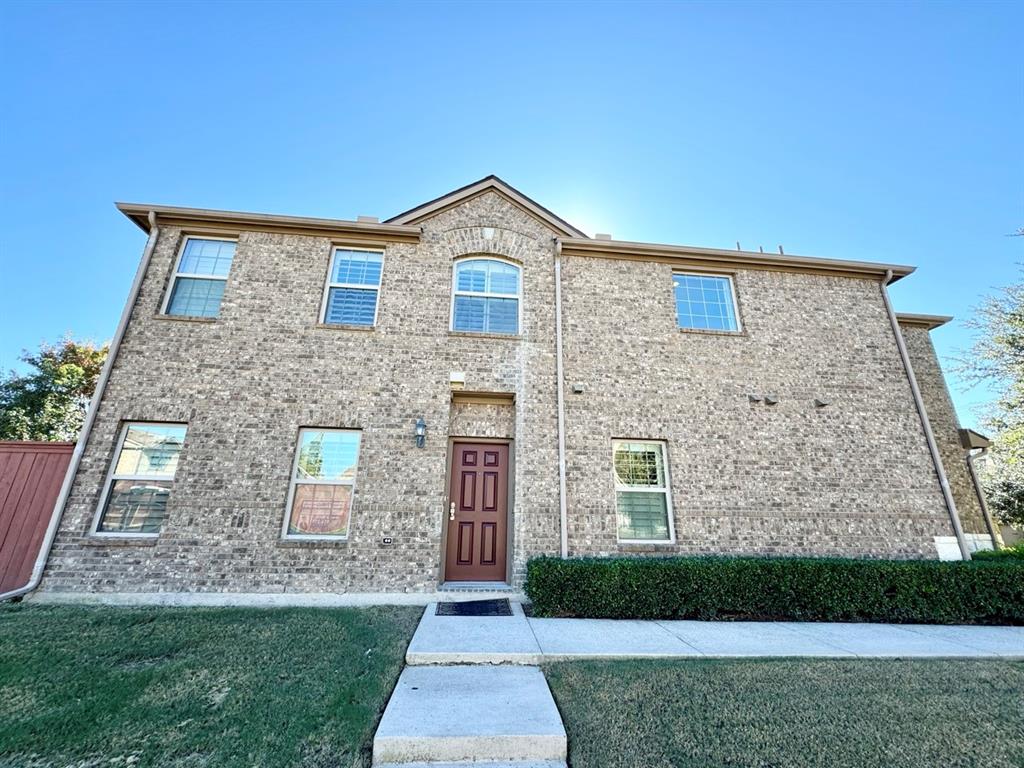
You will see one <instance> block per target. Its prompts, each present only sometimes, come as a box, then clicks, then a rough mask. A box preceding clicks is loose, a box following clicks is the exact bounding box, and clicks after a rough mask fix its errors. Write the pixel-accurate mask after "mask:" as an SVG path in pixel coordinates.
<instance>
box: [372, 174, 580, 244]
mask: <svg viewBox="0 0 1024 768" xmlns="http://www.w3.org/2000/svg"><path fill="white" fill-rule="evenodd" d="M488 191H494V192H498V193H499V194H501V195H502V196H503V197H505V198H507V199H508V200H510V201H511V202H512V203H513V204H515V205H516V206H518V207H519V208H522V209H523V210H524V211H526V212H527V213H529V214H530V215H532V216H534V217H535V218H537V219H540V220H541V221H543V222H544V223H545V224H547V225H548V226H549V227H551V228H552V229H554V230H555V231H556V232H558V233H559V234H561V235H562V236H564V237H584V238H585V237H587V235H586V234H585V233H584V232H583V231H581V230H579V229H577V228H576V227H574V226H573V225H572V224H570V223H569V222H567V221H566V220H565V219H563V218H561V217H560V216H557V215H556V214H554V213H553V212H551V211H550V210H548V209H547V208H545V207H544V206H543V205H541V204H540V203H538V202H537V201H535V200H532V199H531V198H529V197H527V196H526V195H524V194H523V193H522V192H520V191H519V190H518V189H516V188H515V187H513V186H512V185H511V184H509V183H508V182H507V181H505V180H503V179H501V178H500V177H498V176H495V175H494V174H493V173H492V174H490V175H488V176H484V177H483V178H482V179H479V180H478V181H474V182H473V183H471V184H467V185H466V186H464V187H459V188H458V189H455V190H452V191H451V192H449V193H447V194H445V195H441V196H440V197H437V198H434V199H433V200H429V201H428V202H426V203H422V204H421V205H417V206H416V207H415V208H410V209H409V210H408V211H405V212H404V213H400V214H398V215H397V216H392V217H391V218H390V219H388V220H387V221H385V222H384V223H385V224H416V223H418V222H420V221H422V220H423V219H425V218H427V217H429V216H432V215H434V214H436V213H440V212H441V211H444V210H447V209H448V208H452V207H454V206H456V205H458V204H459V203H462V202H465V201H466V200H469V199H471V198H474V197H478V196H479V195H482V194H484V193H485V192H488Z"/></svg>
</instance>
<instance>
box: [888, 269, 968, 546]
mask: <svg viewBox="0 0 1024 768" xmlns="http://www.w3.org/2000/svg"><path fill="white" fill-rule="evenodd" d="M891 282H892V270H891V269H888V270H886V272H885V278H884V279H883V280H882V301H883V302H885V311H886V312H887V313H888V315H889V323H890V325H892V332H893V335H894V336H895V337H896V347H897V348H898V349H899V351H900V358H901V359H902V360H903V369H904V370H905V371H906V373H907V380H908V381H909V382H910V391H911V392H912V393H913V395H914V405H915V406H917V415H918V416H919V417H920V418H921V426H922V427H923V428H924V437H925V441H926V442H927V443H928V451H929V452H930V453H931V455H932V463H933V464H934V465H935V472H936V474H937V475H938V476H939V486H940V487H941V488H942V497H943V499H945V501H946V509H948V510H949V519H950V522H952V523H953V533H954V534H955V535H956V543H957V545H958V546H959V547H960V556H961V558H963V559H964V560H970V559H971V550H970V549H969V548H968V546H967V539H966V538H964V529H963V526H961V525H960V515H958V514H957V511H956V502H955V501H953V492H952V491H951V490H950V487H949V478H947V477H946V471H945V470H944V469H943V468H942V457H941V456H940V455H939V447H938V445H937V444H936V443H935V434H934V433H933V432H932V425H931V422H930V421H929V420H928V411H927V410H926V409H925V407H924V398H922V397H921V390H920V388H919V387H918V386H917V377H916V376H914V367H913V366H912V365H911V364H910V353H909V352H907V344H906V342H905V341H904V340H903V331H901V330H900V324H899V321H898V320H897V319H896V313H895V312H893V309H892V304H891V303H890V302H889V291H888V285H889V283H891Z"/></svg>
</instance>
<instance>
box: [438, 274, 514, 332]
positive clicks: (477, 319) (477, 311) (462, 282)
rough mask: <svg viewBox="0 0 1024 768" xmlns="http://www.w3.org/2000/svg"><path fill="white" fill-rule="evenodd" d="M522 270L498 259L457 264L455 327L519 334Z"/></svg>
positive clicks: (453, 312) (454, 303)
mask: <svg viewBox="0 0 1024 768" xmlns="http://www.w3.org/2000/svg"><path fill="white" fill-rule="evenodd" d="M520 284H521V281H520V269H519V267H517V266H516V265H514V264H509V263H508V262H507V261H498V260H497V259H475V258H474V259H463V260H462V261H458V262H456V263H455V278H454V282H453V286H452V330H453V331H475V332H478V333H507V334H510V335H513V336H514V335H516V334H518V333H519V300H520V298H521V295H520Z"/></svg>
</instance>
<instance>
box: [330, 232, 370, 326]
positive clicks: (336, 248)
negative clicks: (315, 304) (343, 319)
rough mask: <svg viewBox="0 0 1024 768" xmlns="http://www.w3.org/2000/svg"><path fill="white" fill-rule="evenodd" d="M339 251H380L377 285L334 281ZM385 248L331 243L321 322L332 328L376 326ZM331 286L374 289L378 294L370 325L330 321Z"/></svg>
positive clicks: (360, 289) (362, 289)
mask: <svg viewBox="0 0 1024 768" xmlns="http://www.w3.org/2000/svg"><path fill="white" fill-rule="evenodd" d="M338 251H354V252H356V253H379V254H380V280H379V281H378V282H377V287H376V288H372V287H371V286H368V285H359V284H356V283H332V282H331V278H332V277H333V276H334V263H335V261H336V260H337V258H338ZM384 253H385V249H384V248H362V247H360V246H357V245H337V244H332V245H331V257H330V258H329V259H328V260H327V280H326V282H325V283H324V293H323V297H322V299H321V301H320V324H321V325H326V326H328V327H330V328H376V327H377V317H378V315H379V314H380V292H381V287H382V286H383V285H384ZM331 288H354V289H355V290H359V291H369V290H373V291H375V292H376V294H377V296H376V298H375V299H374V301H373V322H372V323H371V324H370V325H362V324H361V323H329V322H327V300H328V299H329V298H330V296H331Z"/></svg>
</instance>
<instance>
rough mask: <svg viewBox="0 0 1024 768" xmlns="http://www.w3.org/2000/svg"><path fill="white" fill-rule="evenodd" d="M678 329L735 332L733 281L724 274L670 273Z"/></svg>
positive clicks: (737, 326)
mask: <svg viewBox="0 0 1024 768" xmlns="http://www.w3.org/2000/svg"><path fill="white" fill-rule="evenodd" d="M672 286H673V289H674V291H675V297H676V318H677V320H678V322H679V327H680V328H696V329H700V330H710V331H738V330H739V321H738V320H737V319H736V302H735V301H734V297H733V289H732V280H731V279H730V278H729V277H727V276H725V275H684V274H675V275H672Z"/></svg>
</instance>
